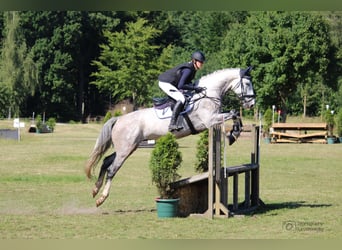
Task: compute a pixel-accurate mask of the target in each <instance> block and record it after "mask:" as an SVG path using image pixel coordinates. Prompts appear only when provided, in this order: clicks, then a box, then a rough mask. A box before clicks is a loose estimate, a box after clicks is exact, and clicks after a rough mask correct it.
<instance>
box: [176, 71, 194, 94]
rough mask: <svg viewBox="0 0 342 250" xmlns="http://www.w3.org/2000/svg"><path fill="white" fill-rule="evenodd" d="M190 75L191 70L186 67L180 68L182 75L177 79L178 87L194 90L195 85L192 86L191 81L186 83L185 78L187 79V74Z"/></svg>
mask: <svg viewBox="0 0 342 250" xmlns="http://www.w3.org/2000/svg"><path fill="white" fill-rule="evenodd" d="M190 75H191V70H190V69H188V68H185V69H183V70H182V76H181V78H180V79H179V82H178V89H184V90H194V89H196V87H195V86H193V85H192V84H191V83H187V82H186V80H187V79H189V76H190Z"/></svg>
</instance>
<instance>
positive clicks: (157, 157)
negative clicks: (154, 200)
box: [149, 133, 182, 199]
mask: <svg viewBox="0 0 342 250" xmlns="http://www.w3.org/2000/svg"><path fill="white" fill-rule="evenodd" d="M178 147H179V145H178V143H177V141H176V138H175V136H174V135H173V134H172V133H167V134H166V135H164V136H162V137H160V138H159V139H158V140H157V142H156V145H155V148H154V149H153V151H152V153H151V158H150V162H149V167H150V170H151V172H152V182H153V183H154V184H156V187H157V189H158V193H159V195H160V198H162V199H168V198H174V190H173V189H172V188H170V186H169V184H170V183H172V182H174V181H176V180H178V179H179V178H180V175H179V174H178V173H177V171H178V168H179V167H180V164H181V162H182V154H181V152H180V151H179V150H178Z"/></svg>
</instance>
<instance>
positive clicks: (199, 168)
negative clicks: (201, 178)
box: [195, 129, 209, 173]
mask: <svg viewBox="0 0 342 250" xmlns="http://www.w3.org/2000/svg"><path fill="white" fill-rule="evenodd" d="M208 136H209V130H208V129H206V130H205V131H203V132H202V133H201V134H200V138H199V140H198V141H197V146H196V150H197V151H196V163H195V171H196V172H198V173H203V172H206V171H208V153H209V152H208V147H209V140H208Z"/></svg>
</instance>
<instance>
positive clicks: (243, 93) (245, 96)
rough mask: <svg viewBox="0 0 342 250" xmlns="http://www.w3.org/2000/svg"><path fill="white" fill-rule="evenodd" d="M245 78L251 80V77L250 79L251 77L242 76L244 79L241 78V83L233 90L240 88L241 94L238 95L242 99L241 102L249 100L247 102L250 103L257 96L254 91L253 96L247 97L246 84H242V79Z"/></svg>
mask: <svg viewBox="0 0 342 250" xmlns="http://www.w3.org/2000/svg"><path fill="white" fill-rule="evenodd" d="M243 78H246V79H248V80H250V77H249V76H242V77H241V78H240V81H239V83H238V84H237V85H236V86H235V87H234V89H233V90H235V89H237V88H239V87H240V88H241V92H240V94H239V95H238V97H239V99H240V100H243V99H249V100H247V102H250V101H251V99H252V98H255V94H254V91H253V95H245V87H244V84H243V83H242V79H243Z"/></svg>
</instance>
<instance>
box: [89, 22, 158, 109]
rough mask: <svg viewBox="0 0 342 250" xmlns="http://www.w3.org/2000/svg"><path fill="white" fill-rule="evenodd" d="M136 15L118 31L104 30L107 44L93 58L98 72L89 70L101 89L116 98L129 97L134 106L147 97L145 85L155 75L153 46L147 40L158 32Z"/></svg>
mask: <svg viewBox="0 0 342 250" xmlns="http://www.w3.org/2000/svg"><path fill="white" fill-rule="evenodd" d="M146 23H147V21H146V20H144V19H141V18H139V19H138V20H137V21H136V22H134V23H133V22H129V23H127V26H126V29H125V30H124V31H120V32H114V33H112V32H108V31H106V32H105V33H104V35H105V37H106V38H107V40H108V43H107V44H102V45H100V47H101V49H102V51H101V55H100V57H99V60H95V61H93V64H94V65H95V66H96V67H97V69H98V71H96V72H94V73H93V76H94V77H95V80H94V81H93V82H92V84H95V85H96V86H97V87H98V88H99V89H100V90H101V91H102V92H105V91H109V92H110V93H111V94H112V96H113V97H114V98H115V99H116V100H117V101H120V100H124V99H127V98H131V100H132V103H133V104H134V106H137V105H142V104H143V103H144V102H145V101H146V98H148V97H149V92H148V90H149V87H148V86H149V85H151V84H152V83H154V82H155V80H156V79H157V75H158V72H159V71H158V70H157V69H158V66H157V64H156V60H157V55H156V52H157V49H158V46H157V45H154V44H152V43H151V41H152V40H153V39H154V38H155V37H156V36H157V35H158V34H159V33H160V32H159V31H158V30H157V29H155V28H153V27H152V26H149V25H146Z"/></svg>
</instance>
